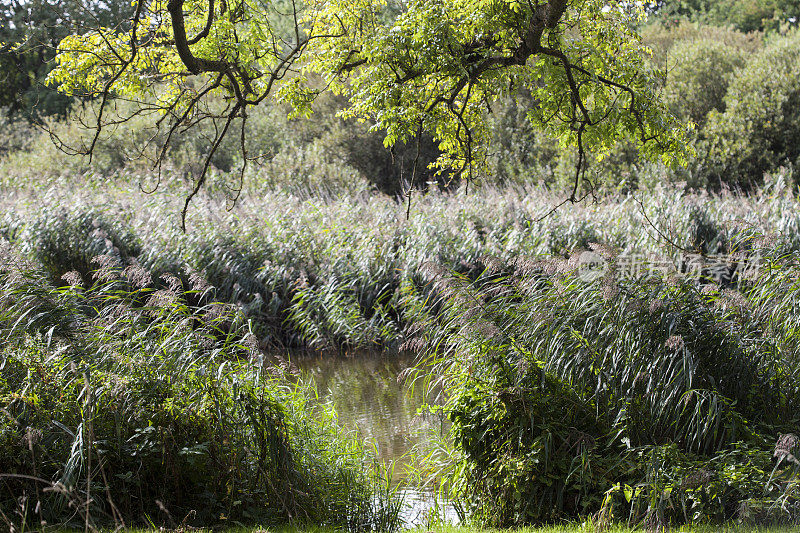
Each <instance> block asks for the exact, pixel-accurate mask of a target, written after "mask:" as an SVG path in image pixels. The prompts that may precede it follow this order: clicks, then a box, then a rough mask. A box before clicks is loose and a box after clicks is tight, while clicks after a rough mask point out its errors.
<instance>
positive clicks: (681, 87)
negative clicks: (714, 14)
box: [664, 39, 747, 128]
mask: <svg viewBox="0 0 800 533" xmlns="http://www.w3.org/2000/svg"><path fill="white" fill-rule="evenodd" d="M746 57H747V55H746V52H745V51H744V50H742V49H740V48H735V47H731V46H728V45H726V44H725V43H723V42H720V41H716V40H708V39H707V40H696V41H682V42H680V43H678V44H677V45H676V46H674V47H673V48H672V50H671V51H670V60H669V61H670V65H671V66H670V67H669V73H668V76H667V81H666V84H665V85H664V97H665V99H666V101H667V104H668V105H669V106H670V109H671V110H672V112H673V113H675V114H676V115H677V116H678V117H679V118H681V119H682V120H691V121H693V122H695V123H696V124H697V125H698V127H700V128H702V127H703V125H704V124H705V122H706V116H707V115H708V113H709V112H710V111H712V110H717V111H719V112H724V111H725V103H724V101H723V98H724V96H725V93H726V91H727V89H728V84H729V81H730V79H731V77H732V76H733V74H734V71H735V70H736V69H738V68H740V67H741V66H743V65H744V63H745V59H746Z"/></svg>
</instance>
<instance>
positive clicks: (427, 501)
mask: <svg viewBox="0 0 800 533" xmlns="http://www.w3.org/2000/svg"><path fill="white" fill-rule="evenodd" d="M292 362H293V363H294V364H295V365H297V367H298V368H299V369H300V371H301V372H302V373H303V374H304V375H305V376H308V377H312V378H313V380H314V383H315V384H316V386H317V392H318V394H319V398H320V401H322V402H327V401H330V402H333V405H334V407H335V408H336V412H337V414H338V416H339V422H340V423H341V424H342V425H343V426H344V427H348V428H353V429H356V430H357V431H358V432H359V434H360V435H361V436H362V437H364V438H365V439H369V441H370V442H372V443H373V444H374V445H375V448H376V450H377V453H378V457H380V458H381V459H383V460H387V461H394V462H395V470H394V473H395V481H396V482H398V483H402V481H403V478H404V473H405V468H404V466H405V465H406V464H407V460H408V455H407V454H408V453H409V452H410V451H411V450H412V449H413V448H414V447H415V446H417V445H420V446H421V447H422V446H424V445H425V442H426V441H427V439H428V438H430V435H431V431H432V430H433V431H435V432H439V433H440V434H441V432H444V431H446V430H447V428H446V427H445V425H444V422H443V421H442V420H441V419H439V418H437V417H433V416H430V415H427V416H422V415H420V414H419V409H420V407H421V406H422V405H423V404H424V403H425V396H424V391H423V390H422V389H423V387H421V386H418V387H411V388H409V387H407V386H406V384H405V383H404V382H403V380H402V379H401V380H398V375H400V374H401V372H403V371H404V370H405V369H407V368H408V367H410V366H413V364H414V361H413V358H410V357H405V356H396V355H392V356H380V355H371V354H359V355H358V356H356V357H347V358H342V357H331V356H324V357H321V356H307V355H305V356H299V357H293V358H292ZM399 490H400V491H401V493H402V495H403V497H404V501H405V506H404V509H403V512H402V517H403V519H404V521H405V523H406V525H407V526H409V527H413V526H421V525H424V524H425V521H426V516H427V515H429V514H431V513H434V512H435V513H438V514H439V516H440V517H441V518H444V519H445V520H447V521H450V522H457V521H458V517H457V515H456V513H455V511H454V510H453V507H452V505H449V504H448V503H446V502H445V503H442V502H438V503H437V502H436V500H435V498H434V497H433V496H432V495H431V494H429V493H426V492H423V491H419V490H416V489H414V488H410V487H409V488H403V489H399Z"/></svg>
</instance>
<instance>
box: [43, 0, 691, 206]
mask: <svg viewBox="0 0 800 533" xmlns="http://www.w3.org/2000/svg"><path fill="white" fill-rule="evenodd" d="M132 11H133V13H132V15H131V16H130V18H129V19H128V21H127V22H126V25H125V26H124V27H123V26H115V27H97V28H96V29H95V30H94V31H92V32H90V33H86V34H84V35H71V36H69V37H67V38H65V39H64V40H62V41H61V43H60V45H59V53H58V55H57V57H56V61H57V67H56V68H55V70H54V71H53V72H52V74H51V75H50V77H49V80H50V81H51V82H53V83H56V84H57V85H58V86H59V87H60V89H61V90H62V91H64V92H65V93H67V94H84V95H87V96H91V97H96V98H98V99H99V100H100V102H101V105H100V107H99V109H100V111H99V112H98V113H97V115H96V116H94V117H92V118H93V120H94V121H95V127H96V132H97V136H99V135H100V134H101V132H102V130H103V128H104V127H106V126H108V125H109V121H112V122H113V121H116V120H119V119H118V118H114V119H110V118H108V117H110V115H109V114H106V112H105V111H104V108H105V107H106V105H107V104H108V103H109V102H111V101H112V100H113V97H114V96H119V97H123V98H131V99H137V100H140V101H142V102H143V107H142V109H141V110H140V111H138V113H154V115H153V116H154V117H156V118H154V121H156V122H157V124H158V125H160V126H163V127H164V128H166V129H167V130H168V134H167V136H166V140H167V142H169V140H170V138H171V137H172V135H173V134H174V133H175V132H178V134H180V132H182V131H183V129H184V128H185V126H186V125H187V124H189V125H191V124H197V123H199V122H203V121H206V120H210V121H218V124H219V135H218V142H221V139H222V138H223V137H225V135H226V134H228V132H229V131H230V130H231V125H232V124H234V122H235V119H237V118H239V117H243V118H246V116H247V112H248V109H249V108H251V107H252V106H255V105H258V104H260V103H261V102H263V101H264V100H266V99H267V98H268V97H271V96H276V97H277V98H278V99H279V100H281V101H284V102H288V103H290V104H291V105H292V106H293V108H294V113H296V114H308V113H310V112H311V109H312V103H313V100H314V98H315V96H316V95H317V94H319V92H320V91H321V90H324V89H327V90H331V91H333V92H335V93H341V94H344V95H346V96H347V97H348V98H349V101H350V103H351V105H350V107H349V108H348V109H346V110H345V111H344V112H343V115H344V116H345V117H351V118H355V119H356V120H360V119H365V118H369V119H372V120H374V121H375V128H376V129H380V130H384V131H386V139H385V144H387V145H392V144H394V143H395V142H398V141H400V142H413V139H415V138H418V137H420V136H422V135H424V134H429V135H431V136H433V138H435V140H436V141H437V142H438V143H439V149H440V150H441V153H442V155H441V156H440V157H439V159H438V161H437V163H436V164H437V165H438V167H439V168H440V169H451V170H452V171H453V172H455V173H456V174H457V175H459V176H463V177H465V178H470V177H473V176H475V175H476V173H477V172H479V171H480V170H481V168H482V166H481V165H482V162H483V161H484V159H485V155H486V145H487V139H488V137H489V133H488V128H487V120H486V113H485V111H486V109H487V108H488V107H490V106H491V104H492V103H493V102H494V101H496V100H497V99H499V98H501V97H503V96H505V95H507V94H509V93H514V92H517V91H520V90H525V91H529V92H530V93H531V94H532V95H533V96H534V99H535V102H536V105H535V106H533V107H531V109H529V110H528V117H527V118H528V120H529V121H530V123H531V124H532V125H533V126H534V127H535V128H536V129H543V130H546V131H547V132H548V133H549V134H551V135H553V136H555V137H557V138H559V139H560V141H561V143H562V144H563V145H564V146H569V145H571V146H574V147H576V148H577V154H578V156H577V163H576V169H575V175H574V188H573V191H572V194H571V195H570V198H569V199H570V200H573V201H575V200H577V199H578V198H579V196H580V185H581V183H582V180H583V179H584V177H583V172H584V170H585V168H586V162H587V157H588V156H587V154H589V153H593V154H596V155H597V156H598V157H602V156H603V154H605V153H607V152H608V151H609V150H610V149H611V147H612V146H613V145H614V144H615V143H616V142H617V141H618V140H619V139H621V138H627V137H633V138H635V139H636V141H637V143H638V145H639V149H640V152H641V153H642V154H643V155H645V156H647V157H650V158H657V157H661V158H663V159H664V160H665V161H666V162H673V161H675V160H676V158H678V159H679V158H680V157H681V154H682V150H683V146H684V143H683V138H684V130H683V129H682V128H681V127H679V125H678V124H677V123H676V121H675V120H674V119H673V118H672V117H671V115H670V114H669V113H668V111H667V109H666V106H665V105H663V103H661V102H660V100H659V94H658V89H659V87H660V82H659V80H660V79H661V78H662V77H663V73H660V72H659V71H657V70H654V69H653V67H652V66H651V64H650V63H649V62H648V61H647V59H646V50H645V49H644V47H643V46H642V45H641V42H640V38H639V36H638V35H637V33H636V27H637V25H638V24H640V22H641V20H642V19H643V18H644V17H645V12H644V10H643V8H641V7H637V6H636V5H635V4H632V3H630V2H627V1H622V0H619V1H611V2H608V1H605V0H549V1H548V2H520V1H518V0H479V1H475V0H427V1H412V2H400V1H399V0H398V1H397V3H394V2H393V1H387V0H357V1H352V0H309V1H308V2H306V3H305V5H304V6H303V7H300V6H299V5H298V4H296V3H295V2H293V1H292V0H275V1H272V2H259V3H254V2H247V1H245V0H227V1H221V0H220V1H217V0H168V1H163V0H141V1H139V2H136V3H134V4H133V7H132ZM312 74H313V76H312ZM319 78H321V79H322V80H323V82H324V83H323V84H322V89H321V88H320V87H319V85H317V84H312V83H310V82H309V80H311V79H319ZM214 95H221V96H222V97H224V98H225V99H226V100H225V102H226V103H225V105H224V106H222V107H214V106H211V105H208V101H209V97H211V96H214ZM238 123H239V124H243V123H244V120H242V121H238ZM242 131H244V126H242ZM96 139H97V137H95V141H93V142H91V143H89V144H88V146H86V147H82V148H84V149H85V150H86V151H89V152H91V150H92V148H93V146H94V144H95V142H96ZM241 144H242V150H243V152H244V154H243V155H244V161H247V160H248V158H250V154H248V153H247V150H246V149H245V148H246V143H245V142H244V141H242V143H241ZM217 145H218V143H217V144H215V145H214V146H212V150H211V153H213V151H214V150H215V149H216V146H217ZM210 160H211V154H209V155H208V156H207V159H206V164H205V165H204V169H203V171H201V173H200V176H199V178H198V180H197V182H196V184H195V188H194V189H193V191H192V192H191V193H190V194H189V196H188V198H187V201H186V206H185V207H184V215H185V212H186V208H188V204H189V201H190V200H191V198H192V197H193V196H194V194H196V192H197V191H198V190H199V188H200V187H201V186H202V184H203V182H204V177H205V175H206V170H207V168H208V164H209V162H210Z"/></svg>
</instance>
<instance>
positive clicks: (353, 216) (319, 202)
mask: <svg viewBox="0 0 800 533" xmlns="http://www.w3.org/2000/svg"><path fill="white" fill-rule="evenodd" d="M16 194H17V196H15V197H13V198H12V199H13V209H7V210H6V213H5V215H4V217H3V219H2V221H0V242H3V243H4V244H3V246H4V257H5V258H6V259H4V261H5V263H4V264H5V266H4V267H3V271H2V278H1V280H2V283H3V291H2V293H0V294H2V300H0V312H1V313H2V314H0V326H2V335H3V336H4V337H3V339H4V344H3V356H4V359H3V361H4V362H3V363H2V365H3V366H2V374H0V375H1V376H2V381H1V382H0V386H1V387H3V388H2V399H3V408H4V411H3V413H4V415H3V416H4V417H5V419H4V420H5V421H4V422H3V424H4V425H3V426H2V434H1V435H2V438H3V439H4V440H3V441H2V446H3V449H4V450H5V449H9V450H12V453H8V454H4V455H3V456H2V457H3V458H2V459H0V461H5V462H3V463H2V464H0V466H2V468H0V473H2V475H3V476H4V477H2V478H0V479H2V482H3V484H4V486H5V489H4V492H2V493H0V494H2V498H3V502H4V503H3V505H4V507H3V513H4V514H5V516H6V517H7V518H6V520H7V522H9V523H11V521H16V522H15V523H19V522H20V521H21V520H23V517H24V520H26V521H28V522H30V521H32V520H33V521H40V520H45V521H48V522H57V521H65V520H66V521H73V522H75V521H81V520H82V522H86V521H87V520H88V519H92V520H97V521H101V520H108V521H112V522H113V521H115V520H117V521H119V520H123V519H124V520H125V521H130V520H134V521H135V520H145V521H147V520H152V521H153V522H155V523H163V524H165V525H171V524H173V525H180V524H181V523H182V521H183V520H184V518H186V519H187V520H195V519H196V520H197V521H198V522H202V523H213V522H214V521H226V520H234V519H235V520H240V521H241V520H248V519H252V520H254V521H260V520H262V517H264V518H263V519H264V520H272V521H285V520H295V521H309V522H314V523H321V524H331V525H335V526H341V527H346V528H349V529H354V530H359V529H391V528H392V527H393V526H394V525H396V524H397V518H396V516H397V515H396V509H397V507H396V505H397V503H396V501H395V500H394V499H392V498H391V494H390V490H389V488H388V487H389V481H388V479H387V478H386V476H384V477H381V473H380V472H381V470H380V469H379V468H378V467H377V466H376V465H375V464H374V459H370V456H369V454H367V453H366V451H365V450H364V449H363V447H360V446H358V445H356V444H354V443H353V442H352V441H351V440H349V439H348V438H346V436H344V435H342V433H341V430H339V429H336V428H337V427H338V426H337V425H336V424H335V416H334V414H333V413H331V412H330V411H326V410H325V409H322V411H318V410H316V409H317V408H314V409H311V408H309V405H308V389H306V388H305V387H304V386H302V385H300V384H299V382H298V380H297V379H296V378H295V377H294V376H292V374H291V372H287V370H286V369H290V368H291V366H290V365H288V366H287V365H283V366H281V365H280V364H278V365H277V366H276V365H272V366H270V365H269V364H267V363H265V361H268V358H267V357H266V354H267V353H269V352H273V351H275V350H278V351H285V350H286V349H296V348H310V349H313V350H316V351H320V352H323V353H329V352H345V353H353V352H355V351H356V350H364V349H369V350H376V349H377V350H384V351H387V352H389V353H396V352H403V351H406V352H411V353H412V354H425V355H426V356H427V358H426V359H423V361H422V363H420V369H421V370H423V375H424V376H425V378H424V380H427V382H428V384H429V385H431V387H432V388H433V389H434V390H436V391H437V393H438V395H439V398H438V399H439V400H441V401H443V402H444V406H443V407H441V408H436V409H441V412H440V414H443V415H446V416H447V417H449V419H450V420H451V421H452V433H451V441H450V443H449V444H448V443H446V442H442V443H437V444H436V446H434V448H435V454H434V455H432V456H430V457H431V459H433V457H434V456H435V457H437V458H438V459H437V460H436V461H433V460H431V461H428V464H427V465H421V466H420V468H421V469H422V470H424V469H426V468H428V469H429V470H430V471H429V472H428V473H424V472H422V474H423V475H420V478H421V479H423V478H424V479H444V480H445V481H446V487H447V489H448V490H449V491H450V492H449V494H450V495H451V496H452V497H453V498H454V499H455V500H456V502H457V503H458V504H459V505H460V508H461V511H462V513H463V515H464V516H465V517H466V516H467V515H469V516H472V517H474V518H475V519H477V520H480V521H483V522H486V523H491V524H496V525H512V524H522V523H533V522H547V521H554V520H559V519H562V518H566V517H569V518H576V517H581V518H585V517H587V516H592V517H594V518H593V520H594V519H596V520H600V521H602V520H607V519H608V520H612V519H613V520H626V521H630V522H631V523H637V524H640V523H644V524H649V525H654V527H657V526H661V525H665V524H668V523H678V522H698V521H703V520H718V519H724V518H730V517H735V516H738V517H741V518H743V519H744V518H747V519H758V520H762V519H763V520H767V519H769V520H773V519H775V520H778V519H780V520H790V521H791V520H795V519H796V517H797V513H796V507H795V503H796V501H797V494H796V483H795V481H794V479H795V478H794V469H795V468H796V466H795V463H794V462H792V461H789V460H784V459H781V461H780V463H779V464H778V466H777V467H776V466H775V464H776V463H775V461H776V460H777V459H775V458H774V457H773V445H774V443H775V440H776V439H777V438H778V434H779V433H781V434H794V433H796V432H797V427H796V425H797V424H796V422H797V415H796V413H797V412H798V399H800V391H798V388H797V382H798V380H797V375H796V372H797V370H796V368H797V364H796V363H797V362H796V355H795V354H796V353H797V347H798V339H797V331H800V327H798V325H797V321H798V318H797V312H796V309H797V306H798V301H797V294H798V292H797V288H798V285H797V279H798V277H799V276H798V269H797V254H798V251H799V250H800V215H798V213H800V209H798V208H799V207H800V205H798V201H797V199H796V197H795V196H794V194H793V192H792V190H791V188H790V187H789V186H787V185H786V184H785V181H782V178H781V176H780V175H778V176H775V177H774V181H773V182H771V184H769V185H768V186H766V187H765V188H763V189H762V190H760V191H757V192H754V193H753V194H752V195H750V196H748V197H742V196H739V195H736V194H733V193H729V192H723V193H720V194H717V195H711V194H708V193H705V192H701V193H692V192H686V191H684V190H683V189H673V188H661V189H657V190H655V191H654V192H652V193H649V194H638V193H637V194H625V195H618V196H611V197H609V198H607V199H606V201H604V202H603V203H602V204H591V203H586V204H580V205H577V206H571V207H569V208H568V209H561V210H557V211H555V212H553V213H551V214H550V215H549V216H545V215H547V213H548V212H550V211H551V210H552V207H553V205H554V204H555V203H556V202H557V196H556V195H555V194H552V193H550V192H548V191H546V190H542V189H532V188H516V189H515V188H506V189H489V188H485V189H483V190H481V192H480V194H479V195H467V194H465V193H464V192H463V191H462V192H459V193H438V192H431V193H429V194H427V195H424V196H422V195H415V196H414V197H413V198H412V203H411V209H410V210H409V208H408V204H405V205H401V204H399V203H397V202H395V201H394V200H392V199H389V198H386V197H384V196H378V195H364V194H361V193H358V194H355V195H352V196H349V195H345V196H335V195H331V196H325V195H298V194H289V193H286V192H285V191H284V192H282V191H272V192H270V193H268V194H266V195H265V196H263V197H256V196H252V195H250V196H244V197H242V198H240V200H239V203H238V204H236V205H235V206H230V205H229V206H227V207H229V208H230V210H229V211H226V210H225V209H224V208H225V207H226V206H223V205H221V204H219V203H218V202H215V201H213V200H211V199H208V198H206V199H203V200H202V201H198V203H197V204H195V205H194V207H193V210H192V212H191V216H190V218H189V220H188V223H189V228H190V229H189V231H188V232H187V233H185V234H184V233H182V232H181V231H180V229H179V224H178V223H177V221H176V220H175V218H174V215H175V214H176V213H177V212H178V211H179V210H178V208H177V207H176V205H175V203H174V202H173V201H171V200H169V197H168V196H166V195H165V196H160V195H158V194H156V195H153V196H141V195H140V196H135V195H131V194H129V193H126V194H125V195H122V194H118V193H117V192H115V191H114V189H113V188H112V189H108V190H104V191H102V192H100V191H96V192H94V193H89V194H84V195H82V196H80V197H78V196H75V197H71V196H70V195H69V193H67V192H65V191H64V189H56V190H55V192H48V193H46V194H42V195H41V196H38V195H37V196H33V197H31V196H25V194H26V193H25V192H24V191H22V189H20V190H19V191H18V192H17V193H16ZM5 205H9V204H5ZM65 205H69V206H70V207H63V206H65ZM407 215H408V218H406V217H407ZM588 252H591V253H592V254H594V256H596V257H597V258H599V263H600V264H601V266H602V268H601V269H600V270H599V271H598V272H596V273H595V274H597V275H592V276H589V277H587V276H585V275H584V274H585V272H583V271H582V270H581V268H582V266H585V265H584V263H583V261H582V258H583V257H584V254H585V253H588ZM634 256H635V257H639V258H644V259H645V260H646V262H647V263H646V264H645V268H643V269H641V270H640V271H637V272H638V273H636V275H631V273H630V271H627V270H625V268H623V266H624V265H623V263H624V262H625V261H628V260H629V259H630V258H631V257H634ZM721 257H724V260H720V258H721ZM8 258H13V260H11V259H8ZM687 258H693V259H697V260H699V261H700V263H699V264H700V268H699V269H698V270H697V271H696V274H697V275H695V276H690V275H689V274H690V272H688V271H687V270H686V269H685V268H684V267H685V266H686V265H687V264H688V263H687ZM655 264H658V265H659V268H658V269H653V268H650V266H651V265H655ZM744 264H754V265H757V266H758V268H756V269H754V270H751V271H749V272H748V275H747V276H745V275H743V274H742V272H741V271H740V270H739V268H738V267H739V266H741V265H744ZM662 267H663V268H662ZM718 267H722V268H723V270H724V272H722V275H717V274H719V272H718V271H719V268H718ZM318 413H321V414H318ZM791 454H792V457H794V456H796V455H797V454H796V453H795V452H791ZM784 455H785V454H784ZM783 457H784V456H783V455H781V456H780V457H779V458H783ZM786 457H788V456H786ZM434 463H436V464H438V465H439V466H438V467H437V466H435V464H434ZM437 469H438V470H437ZM21 476H29V477H21ZM376 495H377V496H376ZM39 502H41V505H39ZM191 511H195V512H196V513H197V515H194V514H192V513H191ZM81 516H82V517H83V518H82V519H81ZM87 517H88V518H87ZM187 517H188V518H187ZM748 517H749V518H748ZM31 523H32V522H31Z"/></svg>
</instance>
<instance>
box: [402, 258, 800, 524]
mask: <svg viewBox="0 0 800 533" xmlns="http://www.w3.org/2000/svg"><path fill="white" fill-rule="evenodd" d="M591 248H592V249H593V250H594V251H595V252H596V253H598V254H601V255H603V256H604V257H605V258H606V260H607V262H608V268H607V269H606V270H605V273H604V275H603V276H599V277H597V278H595V279H592V280H588V281H587V280H586V279H585V277H584V276H582V275H581V272H580V268H579V265H580V263H579V261H577V260H576V258H575V257H574V256H573V257H571V258H566V259H562V258H555V259H554V258H546V259H533V260H516V261H511V262H504V261H502V260H500V259H498V258H496V257H492V256H488V257H486V258H483V259H482V260H481V264H482V268H481V269H480V272H479V274H478V275H477V276H468V275H463V274H458V273H454V272H452V271H451V270H448V269H445V268H443V267H442V266H440V265H431V266H429V268H427V269H426V270H425V271H424V273H423V275H422V276H420V279H419V280H418V281H417V282H416V283H415V284H410V285H409V287H408V288H407V291H408V295H409V296H408V297H409V298H413V299H415V301H417V302H418V305H417V308H416V315H417V321H418V322H420V323H424V327H420V328H417V330H416V336H417V338H416V341H415V344H416V346H418V347H422V346H425V347H427V353H428V354H429V360H428V364H429V365H430V366H431V367H432V373H433V374H434V375H438V376H441V377H440V382H441V383H440V385H441V386H442V387H443V388H444V389H445V390H446V391H447V395H446V396H447V403H446V404H445V406H444V411H445V413H446V414H447V415H448V417H449V418H450V420H451V421H452V423H453V425H452V431H451V436H452V439H453V451H452V452H451V454H450V455H449V457H448V456H445V457H447V460H445V461H444V462H443V464H442V474H443V475H444V478H445V480H446V482H447V484H448V485H449V490H450V494H451V495H452V497H454V498H455V499H456V501H457V502H459V504H460V505H461V508H462V511H463V513H464V514H466V515H470V516H472V517H473V518H475V519H477V520H479V521H480V522H483V523H489V524H492V525H496V526H509V525H516V524H524V523H537V522H550V521H553V520H560V519H564V518H586V517H593V519H598V520H601V521H604V520H606V521H610V520H617V521H620V520H623V521H629V522H631V523H632V524H642V525H645V526H647V527H649V528H660V527H664V526H668V525H670V524H672V525H676V524H682V523H687V522H688V523H700V522H707V521H718V522H721V521H724V520H729V519H734V518H738V519H742V520H756V521H778V522H780V521H787V522H789V523H796V521H797V520H798V497H800V494H798V492H797V473H798V469H797V463H796V460H794V458H793V457H794V456H793V455H792V454H793V453H795V452H796V450H795V449H794V446H795V444H796V442H797V438H796V437H791V438H788V439H787V438H784V439H783V441H782V442H783V444H781V442H779V444H778V446H777V447H775V442H776V440H777V439H778V436H779V434H784V435H786V434H790V433H791V432H792V431H796V428H797V423H798V417H797V413H798V408H800V389H798V385H797V384H798V375H797V373H798V367H797V360H796V357H797V356H796V353H797V350H796V342H797V339H796V336H797V331H798V330H797V328H796V327H795V326H794V323H795V320H796V319H794V318H792V316H793V315H792V311H789V310H790V309H796V305H797V302H798V295H799V294H800V292H799V291H800V284H798V281H797V280H798V255H797V253H796V252H789V253H785V252H783V253H782V252H779V251H776V250H774V249H770V250H762V251H761V252H762V253H763V256H764V257H765V258H767V259H766V261H765V264H764V265H763V269H762V270H761V272H760V274H759V275H758V277H757V278H755V279H752V280H749V281H748V280H741V282H740V283H739V285H738V286H737V289H736V290H734V289H731V288H724V287H721V286H720V285H719V284H717V283H715V282H713V281H712V280H710V279H706V280H704V281H702V282H701V283H698V282H696V281H695V280H691V279H687V278H686V277H683V276H681V275H680V274H678V273H675V274H673V275H671V276H669V277H660V276H656V275H646V276H642V277H639V278H636V279H621V278H619V277H618V275H617V273H618V272H617V268H616V266H617V264H616V262H617V260H618V255H617V251H616V250H615V249H613V248H612V247H609V246H607V245H599V244H593V245H591ZM755 252H756V250H754V249H751V250H750V253H755ZM428 372H431V370H428Z"/></svg>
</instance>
